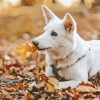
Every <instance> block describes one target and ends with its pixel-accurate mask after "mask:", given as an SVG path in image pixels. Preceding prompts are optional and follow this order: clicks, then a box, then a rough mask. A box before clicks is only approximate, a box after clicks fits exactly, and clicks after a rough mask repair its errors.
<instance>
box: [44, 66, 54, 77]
mask: <svg viewBox="0 0 100 100" xmlns="http://www.w3.org/2000/svg"><path fill="white" fill-rule="evenodd" d="M45 75H46V76H47V77H51V76H54V75H53V72H52V68H51V67H49V66H47V67H46V69H45Z"/></svg>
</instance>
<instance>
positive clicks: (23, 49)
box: [14, 43, 37, 60]
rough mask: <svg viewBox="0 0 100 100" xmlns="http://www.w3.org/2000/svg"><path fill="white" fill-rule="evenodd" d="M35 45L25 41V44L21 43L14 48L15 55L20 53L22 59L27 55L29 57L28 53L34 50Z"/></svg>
mask: <svg viewBox="0 0 100 100" xmlns="http://www.w3.org/2000/svg"><path fill="white" fill-rule="evenodd" d="M36 49H37V48H36V47H35V46H33V45H31V44H29V43H26V44H22V45H20V46H17V47H16V48H15V49H14V53H15V54H16V55H21V58H22V59H23V60H26V58H27V57H29V55H30V54H32V53H34V52H35V51H36Z"/></svg>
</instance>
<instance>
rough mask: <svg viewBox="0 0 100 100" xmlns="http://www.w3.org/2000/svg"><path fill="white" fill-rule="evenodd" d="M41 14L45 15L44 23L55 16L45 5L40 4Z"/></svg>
mask: <svg viewBox="0 0 100 100" xmlns="http://www.w3.org/2000/svg"><path fill="white" fill-rule="evenodd" d="M42 11H43V15H44V17H45V21H46V24H47V23H48V22H49V21H50V20H51V19H53V18H56V16H55V14H54V13H53V12H52V11H51V10H50V9H49V8H48V7H46V6H45V5H42Z"/></svg>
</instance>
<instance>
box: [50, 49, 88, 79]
mask: <svg viewBox="0 0 100 100" xmlns="http://www.w3.org/2000/svg"><path fill="white" fill-rule="evenodd" d="M88 51H90V48H89V49H88ZM85 56H86V54H84V55H83V56H82V57H80V58H78V59H77V60H76V61H75V62H74V63H73V64H71V65H68V66H66V67H65V68H69V67H71V66H73V65H74V64H76V63H77V62H78V61H80V60H82V59H83V58H84V57H85ZM51 67H52V71H53V74H54V75H55V77H56V78H57V79H58V80H59V81H66V79H65V78H64V77H61V76H60V75H59V73H58V71H59V70H61V69H64V68H56V67H55V65H51Z"/></svg>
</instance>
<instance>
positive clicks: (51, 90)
mask: <svg viewBox="0 0 100 100" xmlns="http://www.w3.org/2000/svg"><path fill="white" fill-rule="evenodd" d="M45 87H46V88H45V91H46V92H49V93H54V92H55V87H54V86H53V85H52V84H50V83H46V84H45Z"/></svg>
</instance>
